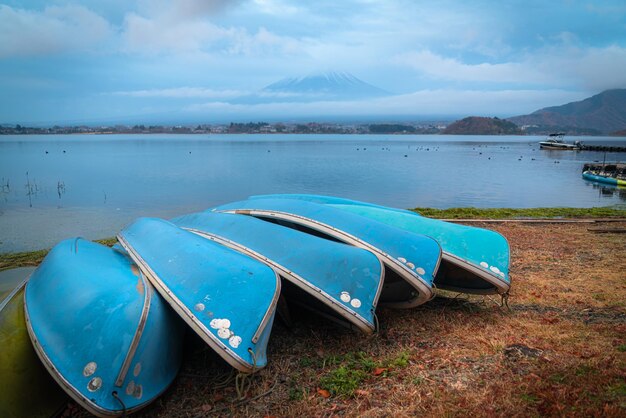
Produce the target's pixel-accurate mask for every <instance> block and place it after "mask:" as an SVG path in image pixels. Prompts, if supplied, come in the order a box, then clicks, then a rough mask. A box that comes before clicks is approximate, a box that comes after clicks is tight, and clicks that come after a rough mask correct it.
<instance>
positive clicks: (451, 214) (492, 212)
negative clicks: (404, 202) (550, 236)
mask: <svg viewBox="0 0 626 418" xmlns="http://www.w3.org/2000/svg"><path fill="white" fill-rule="evenodd" d="M411 210H412V211H414V212H417V213H419V214H420V215H423V216H428V217H429V218H437V219H536V218H563V219H570V218H573V219H579V218H624V217H626V205H623V206H607V207H597V208H529V209H510V208H490V209H481V208H450V209H433V208H414V209H411Z"/></svg>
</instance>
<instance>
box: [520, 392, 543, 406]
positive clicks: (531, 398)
mask: <svg viewBox="0 0 626 418" xmlns="http://www.w3.org/2000/svg"><path fill="white" fill-rule="evenodd" d="M521 398H522V400H523V401H524V402H526V403H527V404H530V405H535V404H537V403H539V397H538V396H537V395H534V394H532V393H523V394H522V396H521Z"/></svg>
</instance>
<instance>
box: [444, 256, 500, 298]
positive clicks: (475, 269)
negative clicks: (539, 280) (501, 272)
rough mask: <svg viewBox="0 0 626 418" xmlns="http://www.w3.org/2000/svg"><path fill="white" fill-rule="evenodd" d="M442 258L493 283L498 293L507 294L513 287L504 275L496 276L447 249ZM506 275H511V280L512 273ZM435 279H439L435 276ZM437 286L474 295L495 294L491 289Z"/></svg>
mask: <svg viewBox="0 0 626 418" xmlns="http://www.w3.org/2000/svg"><path fill="white" fill-rule="evenodd" d="M442 258H443V260H444V261H448V262H449V263H451V264H454V265H455V266H458V267H460V268H462V269H463V270H466V271H468V272H470V273H473V274H474V275H476V276H478V278H480V279H483V280H484V281H486V282H487V283H489V284H491V285H493V286H494V287H495V288H496V292H495V293H496V294H499V295H502V294H505V293H506V292H508V291H509V290H510V288H511V282H510V281H509V282H507V281H506V280H504V279H503V278H502V277H499V276H496V275H495V274H492V273H490V272H488V271H486V270H484V269H482V268H480V267H479V266H477V265H476V264H474V263H473V262H471V261H469V260H466V259H463V258H461V257H459V256H456V255H454V254H451V253H449V252H446V251H444V252H443V256H442ZM506 276H509V280H510V274H508V273H507V275H506ZM493 279H495V280H493ZM435 280H437V279H436V278H435ZM437 288H438V289H444V290H451V291H455V292H461V293H468V294H473V295H491V294H493V292H492V291H491V289H472V288H465V287H458V286H446V285H441V284H438V285H437Z"/></svg>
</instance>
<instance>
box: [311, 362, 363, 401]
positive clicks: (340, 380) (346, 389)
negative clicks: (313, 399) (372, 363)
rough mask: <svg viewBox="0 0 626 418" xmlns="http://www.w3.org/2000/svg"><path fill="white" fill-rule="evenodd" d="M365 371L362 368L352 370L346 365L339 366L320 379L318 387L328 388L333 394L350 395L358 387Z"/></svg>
mask: <svg viewBox="0 0 626 418" xmlns="http://www.w3.org/2000/svg"><path fill="white" fill-rule="evenodd" d="M366 377H367V373H366V372H365V371H363V370H358V369H357V370H354V369H350V368H348V366H340V367H338V368H336V369H335V370H332V371H331V372H329V373H328V374H326V375H325V376H323V377H322V378H321V379H320V387H321V388H322V389H326V390H328V391H329V392H330V393H331V394H332V395H334V396H341V397H346V398H348V397H351V396H353V395H354V391H355V390H357V389H358V388H359V386H360V385H361V383H362V382H363V380H365V378H366Z"/></svg>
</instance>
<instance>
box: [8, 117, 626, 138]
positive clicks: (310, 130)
mask: <svg viewBox="0 0 626 418" xmlns="http://www.w3.org/2000/svg"><path fill="white" fill-rule="evenodd" d="M556 131H558V132H564V133H565V134H567V135H590V136H602V135H605V134H606V133H605V132H602V131H600V130H597V129H587V128H579V127H571V126H549V127H548V126H544V127H541V126H521V127H518V126H517V125H515V124H514V123H512V122H510V121H507V120H505V119H499V118H497V117H494V118H488V117H477V116H470V117H467V118H464V119H461V120H458V121H454V122H453V121H443V120H442V121H423V122H404V123H352V124H350V123H325V122H306V123H305V122H302V123H282V122H275V123H267V122H248V123H235V122H231V123H230V124H193V125H191V124H189V125H160V124H159V125H145V124H136V125H132V126H131V125H121V124H116V125H100V126H90V125H75V126H59V125H55V126H52V127H32V126H30V127H29V126H22V125H19V124H17V125H9V124H0V135H73V134H76V135H116V134H117V135H119V134H185V135H194V134H195V135H210V134H277V135H285V134H317V135H320V134H322V135H323V134H333V135H355V134H356V135H359V134H360V135H433V134H443V135H516V136H524V135H547V134H549V133H552V132H556ZM608 136H626V130H621V131H616V132H613V133H609V134H608Z"/></svg>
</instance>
